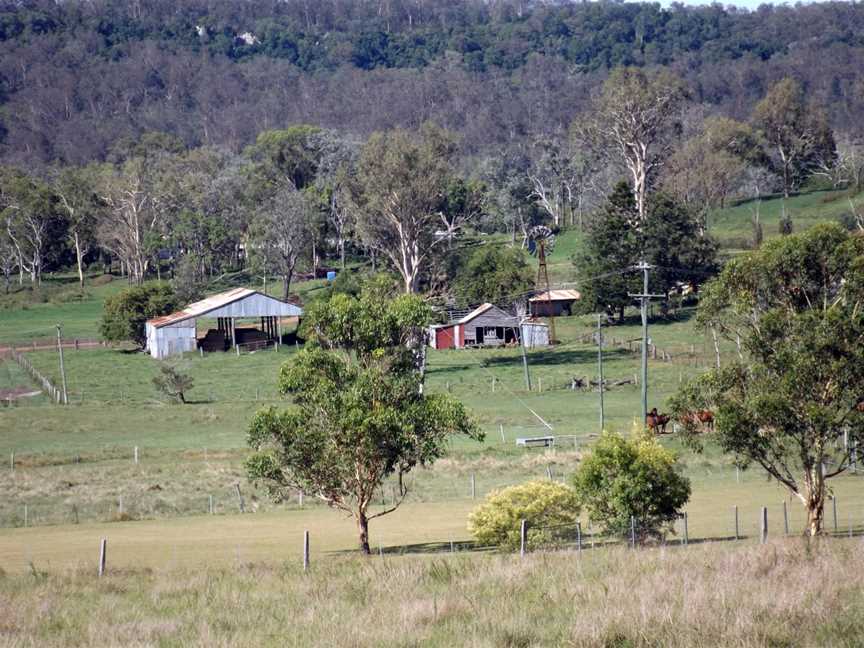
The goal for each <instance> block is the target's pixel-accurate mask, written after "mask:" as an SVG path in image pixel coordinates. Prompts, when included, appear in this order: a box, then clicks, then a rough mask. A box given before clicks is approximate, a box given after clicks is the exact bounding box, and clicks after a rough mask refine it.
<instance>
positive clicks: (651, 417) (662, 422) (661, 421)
mask: <svg viewBox="0 0 864 648" xmlns="http://www.w3.org/2000/svg"><path fill="white" fill-rule="evenodd" d="M669 420H670V418H669V416H668V415H667V414H658V413H657V408H656V407H655V408H654V409H652V410H651V411H650V412H648V415H647V416H646V417H645V425H647V426H648V429H649V430H651V431H652V432H653V433H654V434H666V425H667V424H668V423H669Z"/></svg>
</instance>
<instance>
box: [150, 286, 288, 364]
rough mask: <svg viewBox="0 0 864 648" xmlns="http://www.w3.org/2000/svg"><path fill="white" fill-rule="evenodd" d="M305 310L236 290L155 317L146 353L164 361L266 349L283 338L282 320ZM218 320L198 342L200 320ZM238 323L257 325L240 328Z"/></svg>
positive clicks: (260, 295) (241, 289) (240, 289)
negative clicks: (196, 354) (239, 348)
mask: <svg viewBox="0 0 864 648" xmlns="http://www.w3.org/2000/svg"><path fill="white" fill-rule="evenodd" d="M302 314H303V309H301V308H300V307H299V306H295V305H294V304H288V303H286V302H283V301H281V300H279V299H276V298H275V297H271V296H270V295H265V294H263V293H260V292H258V291H257V290H251V289H249V288H235V289H233V290H228V291H226V292H223V293H219V294H218V295H212V296H210V297H207V298H206V299H202V300H201V301H197V302H195V303H193V304H189V305H188V306H186V307H185V308H184V309H183V310H180V311H177V312H176V313H171V314H170V315H164V316H162V317H156V318H154V319H151V320H148V321H147V322H146V324H145V329H146V334H147V351H148V353H150V355H151V356H153V357H154V358H158V359H162V358H167V357H169V356H172V355H178V354H181V353H185V352H187V351H195V350H196V349H197V348H198V346H201V347H202V348H206V349H207V350H208V351H217V350H218V351H224V350H226V349H228V348H230V347H233V346H235V345H242V344H246V345H255V346H264V345H266V344H268V343H270V342H273V341H275V340H279V339H280V338H281V337H282V330H281V325H282V318H284V317H300V316H301V315H302ZM201 318H207V319H213V320H216V328H215V329H211V330H208V331H207V332H206V335H205V336H204V337H203V338H202V339H201V340H200V341H199V339H198V320H199V319H201ZM237 320H246V321H249V320H252V321H253V322H254V324H258V325H259V326H260V328H256V327H255V325H254V324H253V326H251V327H249V326H245V327H243V328H238V327H237Z"/></svg>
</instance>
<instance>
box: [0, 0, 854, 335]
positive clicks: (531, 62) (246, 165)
mask: <svg viewBox="0 0 864 648" xmlns="http://www.w3.org/2000/svg"><path fill="white" fill-rule="evenodd" d="M861 34H864V9H862V8H861V7H860V6H858V5H854V4H844V3H826V4H818V5H808V6H796V7H785V6H784V7H779V8H777V7H770V6H767V7H762V8H760V9H759V10H758V11H755V12H746V11H738V10H734V9H725V8H722V7H720V6H718V5H712V6H710V7H702V8H685V7H682V6H677V5H676V6H673V7H672V8H671V9H663V8H661V7H660V6H659V5H656V4H630V3H627V4H621V3H604V2H601V3H570V2H566V3H565V2H543V3H541V2H536V3H535V2H527V1H524V2H519V1H518V0H500V1H481V0H469V1H466V2H462V1H459V2H457V1H455V0H405V1H404V2H398V1H395V0H394V1H392V2H388V1H386V0H380V1H378V2H369V1H367V0H345V1H344V2H343V1H339V2H337V1H336V0H333V1H332V2H311V1H308V0H288V1H286V2H278V3H273V4H272V5H266V4H264V3H241V2H237V1H230V2H229V1H225V2H219V3H212V4H200V5H199V4H196V3H195V2H190V3H183V6H182V7H177V6H174V5H169V4H168V3H163V2H160V1H158V0H157V1H152V2H148V1H144V0H141V1H132V2H111V1H108V0H106V1H104V2H102V1H96V2H82V1H71V2H65V3H47V2H44V3H42V2H21V3H16V4H13V5H7V6H5V8H4V9H3V11H2V13H0V52H2V56H0V101H2V106H0V120H2V121H0V271H2V274H3V279H4V288H5V292H10V291H13V290H18V291H23V290H25V289H27V288H25V286H29V287H30V289H32V290H39V289H40V288H39V286H40V285H41V278H42V275H43V273H46V272H52V271H55V270H61V269H74V270H75V271H76V272H77V274H78V276H79V281H80V284H81V288H82V289H83V287H84V285H85V275H86V270H87V269H88V268H91V269H94V270H95V271H96V272H98V271H99V269H105V270H112V269H113V270H120V271H121V272H122V273H123V274H124V275H126V276H127V277H128V278H129V280H130V282H132V283H136V284H140V283H143V282H144V281H145V279H147V278H150V277H156V278H164V277H166V276H167V277H170V278H171V280H172V282H173V283H174V286H175V288H176V290H177V291H178V293H179V294H180V298H181V301H182V300H189V299H192V298H194V297H195V296H197V295H199V294H202V293H204V292H206V290H207V286H208V284H209V283H210V282H212V281H213V280H214V279H215V278H218V277H219V276H221V275H223V274H224V273H227V272H234V271H243V272H245V273H246V279H247V280H248V281H253V280H254V281H255V282H258V281H262V282H266V281H267V278H268V277H269V278H271V279H272V278H279V279H280V280H281V282H282V290H283V297H285V298H288V297H289V292H290V290H291V286H292V281H294V280H295V279H296V278H297V276H298V275H299V274H303V275H306V276H314V275H315V274H316V273H317V272H318V271H320V270H321V268H322V266H326V265H328V264H329V265H335V264H337V263H338V264H339V266H341V267H343V268H344V267H346V258H348V257H350V258H351V259H352V260H355V261H358V262H360V263H362V264H365V265H366V266H367V267H370V268H371V269H372V270H373V271H374V270H375V269H377V268H378V267H379V265H380V266H382V267H386V268H388V269H389V270H391V271H393V273H394V276H395V277H398V279H399V282H400V283H401V288H402V289H404V291H405V292H423V293H426V294H428V295H432V296H435V297H437V298H440V299H441V300H443V301H446V302H448V303H450V304H453V303H459V304H461V305H466V304H470V303H472V302H476V301H478V300H482V299H484V298H491V297H490V296H495V298H496V299H497V300H499V301H502V302H506V301H507V299H508V297H509V296H511V295H512V294H516V293H519V294H524V292H525V291H527V290H530V289H532V288H533V287H534V282H533V280H532V273H531V272H530V270H529V266H528V264H527V262H526V260H525V259H524V258H523V257H524V254H523V253H522V252H521V251H519V250H516V251H515V252H516V253H513V252H514V251H513V250H510V251H502V250H500V249H497V248H495V249H493V248H494V246H484V244H483V243H484V241H485V239H484V238H483V235H487V234H492V233H496V232H497V233H499V234H501V235H502V236H499V237H498V239H496V240H498V241H504V240H507V239H509V241H510V242H511V244H512V246H513V247H514V248H518V247H520V246H521V247H523V248H529V247H531V246H530V245H529V244H530V243H531V242H532V241H533V240H534V239H532V237H534V236H536V235H537V234H536V233H537V232H538V231H544V232H554V231H557V230H558V229H561V228H567V227H572V228H578V229H579V230H580V231H581V232H582V235H583V236H582V237H581V239H582V245H581V248H580V250H579V251H578V253H577V255H576V256H575V257H574V262H575V264H576V268H577V274H578V275H579V277H580V281H581V283H580V286H581V288H580V289H581V290H582V292H583V296H584V298H583V299H582V301H581V303H582V304H583V305H584V307H585V308H588V309H598V310H599V309H606V310H607V311H608V312H610V314H611V313H614V312H616V311H617V313H618V317H619V318H620V317H622V316H623V308H624V305H625V304H627V303H630V298H629V296H628V295H629V293H630V292H633V291H636V290H638V289H639V286H638V285H636V284H633V283H632V281H631V278H627V279H626V280H625V278H624V277H623V276H622V273H625V272H628V270H627V269H628V268H631V267H632V266H633V265H634V264H636V263H637V262H638V261H640V260H645V259H647V260H648V261H649V262H651V263H654V264H655V265H656V266H657V267H658V271H657V272H656V273H655V281H656V282H657V286H656V288H658V289H663V290H673V289H675V288H676V286H680V285H681V284H683V283H696V282H698V281H701V280H704V278H705V277H708V276H710V275H712V274H714V273H716V272H717V270H718V268H719V264H720V259H718V247H717V244H716V241H714V240H713V238H712V234H711V223H710V213H711V212H712V210H715V209H717V208H720V207H723V206H725V205H727V204H728V203H729V202H730V201H732V200H737V199H755V200H754V209H753V214H752V220H753V223H752V225H753V232H752V237H750V240H747V241H742V242H741V246H744V247H746V246H749V245H751V244H752V246H753V247H758V245H759V244H760V243H761V241H762V237H763V231H762V223H761V221H760V215H759V207H758V205H759V198H760V197H761V196H764V195H768V194H774V193H778V194H780V195H782V196H784V197H789V196H791V195H792V194H793V193H795V192H798V191H800V190H801V189H802V188H806V187H808V186H809V187H815V186H820V187H824V188H834V189H838V188H845V189H848V190H849V192H848V202H849V210H848V213H846V214H844V215H843V221H844V224H846V226H847V227H849V228H850V229H859V230H864V208H862V206H861V205H860V204H858V202H856V201H857V200H858V194H859V193H860V192H861V191H862V189H864V138H862V135H864V127H862V123H864V122H862V116H864V78H862V74H861V70H864V65H862V64H864V56H862V54H864V36H861ZM538 228H540V229H538ZM792 229H793V225H792V222H791V220H789V219H787V218H784V221H783V231H784V233H788V232H791V231H792ZM505 234H506V237H505V236H503V235H505ZM535 242H536V241H535ZM483 248H485V249H483ZM307 273H308V274H307ZM474 278H477V281H474ZM16 286H17V288H16ZM484 295H485V296H486V297H484Z"/></svg>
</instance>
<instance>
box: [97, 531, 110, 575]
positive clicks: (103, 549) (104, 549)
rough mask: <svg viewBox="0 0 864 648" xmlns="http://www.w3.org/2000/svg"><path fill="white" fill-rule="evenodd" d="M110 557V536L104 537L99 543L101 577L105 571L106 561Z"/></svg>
mask: <svg viewBox="0 0 864 648" xmlns="http://www.w3.org/2000/svg"><path fill="white" fill-rule="evenodd" d="M107 559H108V538H102V542H100V543H99V577H100V578H101V577H102V574H104V573H105V561H106V560H107Z"/></svg>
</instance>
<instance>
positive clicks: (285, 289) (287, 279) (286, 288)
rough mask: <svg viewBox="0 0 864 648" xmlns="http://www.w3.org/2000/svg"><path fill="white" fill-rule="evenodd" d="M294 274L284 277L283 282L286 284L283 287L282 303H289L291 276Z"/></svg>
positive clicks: (290, 273)
mask: <svg viewBox="0 0 864 648" xmlns="http://www.w3.org/2000/svg"><path fill="white" fill-rule="evenodd" d="M293 274H294V273H293V272H289V273H287V274H284V275H282V281H283V282H284V285H283V287H282V301H288V295H289V294H290V292H291V276H292V275H293Z"/></svg>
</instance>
